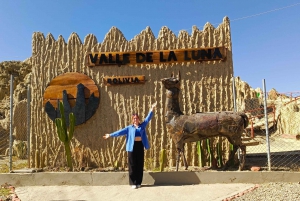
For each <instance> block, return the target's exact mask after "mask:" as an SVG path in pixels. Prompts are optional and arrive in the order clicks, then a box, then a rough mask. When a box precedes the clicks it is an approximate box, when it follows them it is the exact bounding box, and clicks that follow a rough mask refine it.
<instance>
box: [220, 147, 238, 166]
mask: <svg viewBox="0 0 300 201" xmlns="http://www.w3.org/2000/svg"><path fill="white" fill-rule="evenodd" d="M237 149H238V146H237V145H234V144H233V150H232V151H230V153H229V157H228V161H227V162H226V163H225V166H224V168H223V169H224V170H226V169H228V167H229V166H230V164H233V163H234V155H235V153H236V151H237Z"/></svg>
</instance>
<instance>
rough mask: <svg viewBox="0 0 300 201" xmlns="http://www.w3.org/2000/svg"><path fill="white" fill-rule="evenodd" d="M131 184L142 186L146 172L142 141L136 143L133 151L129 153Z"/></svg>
mask: <svg viewBox="0 0 300 201" xmlns="http://www.w3.org/2000/svg"><path fill="white" fill-rule="evenodd" d="M128 170H129V184H130V185H141V184H142V181H143V170H144V145H143V143H142V141H135V142H134V146H133V151H132V152H128Z"/></svg>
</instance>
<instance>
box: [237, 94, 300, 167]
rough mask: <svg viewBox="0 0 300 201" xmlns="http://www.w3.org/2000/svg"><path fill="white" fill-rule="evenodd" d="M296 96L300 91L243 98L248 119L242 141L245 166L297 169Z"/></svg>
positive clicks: (299, 103) (299, 156) (299, 140)
mask: <svg viewBox="0 0 300 201" xmlns="http://www.w3.org/2000/svg"><path fill="white" fill-rule="evenodd" d="M266 97H268V98H266ZM299 98H300V92H293V93H277V94H274V93H273V94H272V93H271V94H270V93H269V94H268V96H263V94H258V97H257V98H253V99H248V100H245V112H246V113H247V116H248V117H249V120H250V123H249V126H248V127H247V129H246V136H245V137H244V141H243V142H244V144H246V146H247V155H246V166H248V168H251V167H252V166H258V167H260V168H261V169H262V170H273V171H276V170H281V171H300V138H299V137H300V136H299V134H300V127H299V124H300V112H299V107H300V100H299Z"/></svg>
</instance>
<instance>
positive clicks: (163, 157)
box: [159, 149, 167, 172]
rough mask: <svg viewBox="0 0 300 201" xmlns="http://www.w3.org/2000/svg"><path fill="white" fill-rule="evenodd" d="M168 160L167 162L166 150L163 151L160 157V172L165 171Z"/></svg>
mask: <svg viewBox="0 0 300 201" xmlns="http://www.w3.org/2000/svg"><path fill="white" fill-rule="evenodd" d="M166 160H167V154H166V150H165V149H162V150H161V151H160V156H159V170H160V171H161V172H162V171H164V169H165V165H166Z"/></svg>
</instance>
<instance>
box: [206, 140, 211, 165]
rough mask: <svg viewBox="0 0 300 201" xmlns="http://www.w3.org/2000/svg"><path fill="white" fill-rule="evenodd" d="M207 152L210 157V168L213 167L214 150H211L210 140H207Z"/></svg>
mask: <svg viewBox="0 0 300 201" xmlns="http://www.w3.org/2000/svg"><path fill="white" fill-rule="evenodd" d="M206 146H207V152H208V156H209V166H212V158H213V157H212V154H213V153H212V150H211V148H210V139H206Z"/></svg>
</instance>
